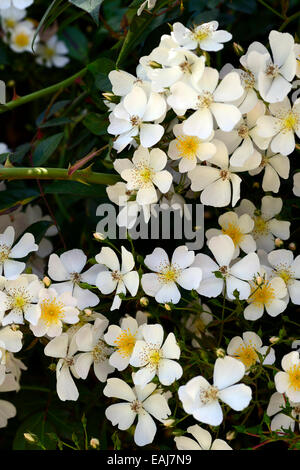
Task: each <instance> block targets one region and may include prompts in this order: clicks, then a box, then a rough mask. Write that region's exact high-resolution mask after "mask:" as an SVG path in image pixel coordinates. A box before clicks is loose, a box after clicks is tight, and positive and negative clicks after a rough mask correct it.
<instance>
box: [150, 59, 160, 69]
mask: <svg viewBox="0 0 300 470" xmlns="http://www.w3.org/2000/svg"><path fill="white" fill-rule="evenodd" d="M148 65H149V66H150V67H151V68H152V69H161V68H162V65H161V64H159V63H158V62H156V61H155V60H150V61H149V62H148Z"/></svg>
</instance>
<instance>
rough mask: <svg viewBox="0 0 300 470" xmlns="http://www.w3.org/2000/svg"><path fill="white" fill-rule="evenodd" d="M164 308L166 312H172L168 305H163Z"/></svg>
mask: <svg viewBox="0 0 300 470" xmlns="http://www.w3.org/2000/svg"><path fill="white" fill-rule="evenodd" d="M164 307H165V310H167V311H168V312H170V311H171V310H172V307H171V305H169V304H165V305H164Z"/></svg>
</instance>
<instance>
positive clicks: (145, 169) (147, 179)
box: [133, 163, 154, 189]
mask: <svg viewBox="0 0 300 470" xmlns="http://www.w3.org/2000/svg"><path fill="white" fill-rule="evenodd" d="M153 176H154V171H153V170H152V168H150V167H149V166H148V165H146V164H145V163H139V164H137V165H135V168H134V169H133V178H134V184H135V186H136V188H139V189H140V188H147V187H149V186H151V185H152V178H153Z"/></svg>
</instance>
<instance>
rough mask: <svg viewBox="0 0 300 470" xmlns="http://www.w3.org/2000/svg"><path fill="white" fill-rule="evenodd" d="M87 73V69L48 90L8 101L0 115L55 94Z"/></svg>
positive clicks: (1, 109) (0, 108) (1, 108)
mask: <svg viewBox="0 0 300 470" xmlns="http://www.w3.org/2000/svg"><path fill="white" fill-rule="evenodd" d="M86 72H87V68H84V69H82V70H80V71H79V72H77V73H75V75H72V77H69V78H66V79H65V80H63V81H62V82H59V83H56V84H55V85H51V86H49V87H48V88H43V89H42V90H39V91H35V92H34V93H30V95H26V96H22V97H21V98H18V99H16V100H13V101H9V102H8V103H6V104H4V105H2V106H0V114H2V113H5V112H6V111H11V110H12V109H15V108H18V107H19V106H22V105H23V104H26V103H30V101H35V100H38V99H39V98H42V97H43V96H47V95H50V94H51V93H55V92H56V91H58V90H60V89H63V88H66V87H67V86H69V85H70V84H71V83H73V82H74V80H76V78H79V77H83V76H84V75H85V73H86Z"/></svg>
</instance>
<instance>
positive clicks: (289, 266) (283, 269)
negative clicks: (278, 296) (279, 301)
mask: <svg viewBox="0 0 300 470" xmlns="http://www.w3.org/2000/svg"><path fill="white" fill-rule="evenodd" d="M268 262H269V263H270V265H271V266H272V268H273V271H272V273H271V275H272V276H274V277H277V276H279V277H281V279H283V281H284V282H285V285H286V287H287V291H288V295H289V296H290V298H291V301H292V302H293V304H296V305H300V255H298V256H297V257H296V258H295V259H294V255H293V252H292V251H290V250H284V249H281V250H275V251H271V253H269V254H268Z"/></svg>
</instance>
